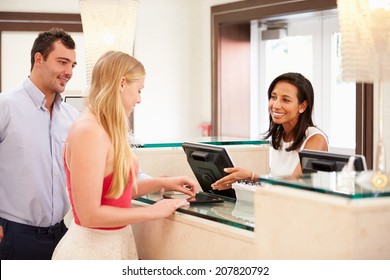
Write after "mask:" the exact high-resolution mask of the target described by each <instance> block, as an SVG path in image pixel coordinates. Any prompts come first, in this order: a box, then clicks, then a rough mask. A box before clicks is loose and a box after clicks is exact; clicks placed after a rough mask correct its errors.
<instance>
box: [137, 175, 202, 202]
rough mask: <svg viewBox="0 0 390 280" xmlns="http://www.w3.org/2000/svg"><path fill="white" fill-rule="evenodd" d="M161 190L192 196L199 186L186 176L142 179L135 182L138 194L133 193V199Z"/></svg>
mask: <svg viewBox="0 0 390 280" xmlns="http://www.w3.org/2000/svg"><path fill="white" fill-rule="evenodd" d="M161 189H164V190H166V191H178V192H182V193H185V194H188V195H190V196H194V195H195V194H196V192H197V190H198V189H199V185H198V183H197V182H196V181H195V180H194V179H192V178H190V177H188V176H181V177H160V178H150V179H143V180H139V181H138V182H137V190H138V192H133V198H137V197H140V196H143V195H145V194H148V193H152V192H155V191H159V190H161Z"/></svg>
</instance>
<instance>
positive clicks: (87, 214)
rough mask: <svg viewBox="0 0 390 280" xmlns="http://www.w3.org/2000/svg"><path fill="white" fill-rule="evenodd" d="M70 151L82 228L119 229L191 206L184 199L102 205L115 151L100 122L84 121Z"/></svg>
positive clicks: (72, 135)
mask: <svg viewBox="0 0 390 280" xmlns="http://www.w3.org/2000/svg"><path fill="white" fill-rule="evenodd" d="M67 149H68V150H67V161H68V164H69V165H68V166H69V169H70V172H71V177H70V180H71V185H72V196H73V202H74V207H75V211H76V213H77V216H78V218H79V219H80V223H81V225H82V226H85V227H117V226H124V225H127V224H132V223H138V222H142V221H145V220H151V219H158V218H163V217H167V216H169V215H171V214H172V213H173V212H174V211H175V210H176V209H177V208H179V207H182V206H187V205H188V204H189V203H188V202H187V201H186V200H184V199H183V200H175V199H169V200H168V199H167V200H163V201H159V202H157V203H155V204H154V205H152V206H149V207H137V208H119V207H114V206H107V205H101V196H102V186H103V180H104V177H105V176H107V175H109V174H110V173H112V168H113V150H112V146H111V142H110V141H109V139H108V137H107V135H106V133H105V132H104V130H103V129H102V128H101V127H100V126H99V125H98V124H97V123H96V122H93V121H82V122H80V123H78V124H77V125H76V126H75V127H74V128H73V130H72V131H71V132H70V134H69V142H68V146H67ZM156 189H157V187H156Z"/></svg>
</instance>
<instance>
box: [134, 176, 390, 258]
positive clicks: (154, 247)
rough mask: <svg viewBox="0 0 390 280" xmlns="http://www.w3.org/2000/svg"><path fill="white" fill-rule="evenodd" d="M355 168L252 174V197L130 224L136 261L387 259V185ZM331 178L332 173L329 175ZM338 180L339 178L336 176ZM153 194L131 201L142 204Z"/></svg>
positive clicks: (389, 245)
mask: <svg viewBox="0 0 390 280" xmlns="http://www.w3.org/2000/svg"><path fill="white" fill-rule="evenodd" d="M356 176H357V175H356V174H353V176H352V178H351V177H349V178H348V180H345V174H341V173H335V172H330V173H321V172H319V173H315V174H310V175H305V177H303V178H300V179H286V178H270V177H267V176H264V177H262V178H260V184H261V186H256V190H255V191H253V192H250V193H251V194H252V195H253V199H254V203H250V202H247V201H240V199H239V200H238V201H236V202H232V201H228V200H227V201H225V202H224V203H223V204H215V205H208V206H206V205H204V206H200V207H199V206H196V207H194V206H191V207H189V208H186V209H179V210H178V211H177V212H176V213H175V214H174V215H172V216H171V217H169V218H166V219H161V220H156V221H150V222H146V223H140V224H137V225H134V226H133V230H134V234H135V237H136V242H137V248H138V250H139V256H140V258H141V259H204V260H207V259H213V260H224V259H301V260H302V259H303V260H306V259H315V260H329V259H350V260H353V259H390V239H389V237H388V236H389V232H390V190H389V189H383V190H376V189H374V188H366V187H362V186H361V185H359V184H358V183H357V181H356ZM335 178H336V179H335ZM340 178H341V179H340ZM159 199H162V197H161V195H160V194H153V195H150V196H146V197H143V198H140V199H139V200H136V201H134V203H133V204H134V205H135V207H145V206H147V205H149V204H153V203H154V202H155V201H157V200H159Z"/></svg>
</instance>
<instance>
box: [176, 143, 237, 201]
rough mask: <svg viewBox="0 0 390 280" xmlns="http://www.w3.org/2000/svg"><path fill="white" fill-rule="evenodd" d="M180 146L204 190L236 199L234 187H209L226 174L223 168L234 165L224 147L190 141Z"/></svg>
mask: <svg viewBox="0 0 390 280" xmlns="http://www.w3.org/2000/svg"><path fill="white" fill-rule="evenodd" d="M182 147H183V150H184V152H185V153H186V156H187V161H188V164H189V165H190V167H191V169H192V171H193V172H194V175H195V177H196V179H197V180H198V182H199V184H200V186H201V187H202V190H203V191H204V192H207V193H212V194H217V195H222V196H225V197H230V198H233V199H236V193H235V190H234V189H227V190H221V191H219V190H213V189H212V188H211V184H213V183H214V182H215V181H217V180H219V179H221V178H223V177H225V176H226V175H228V174H227V173H225V172H224V171H223V169H224V168H226V167H233V166H234V165H233V161H232V160H231V158H230V157H229V154H228V152H227V151H226V149H225V148H224V147H222V146H217V145H210V144H203V143H191V142H184V143H183V144H182Z"/></svg>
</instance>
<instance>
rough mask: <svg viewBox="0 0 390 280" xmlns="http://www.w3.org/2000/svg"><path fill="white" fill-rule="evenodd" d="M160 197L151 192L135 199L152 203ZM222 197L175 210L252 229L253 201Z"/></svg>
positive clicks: (160, 196)
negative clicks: (221, 198) (215, 200)
mask: <svg viewBox="0 0 390 280" xmlns="http://www.w3.org/2000/svg"><path fill="white" fill-rule="evenodd" d="M160 199H163V197H162V195H161V194H159V193H153V194H149V195H146V196H143V197H140V198H138V199H137V200H138V201H141V202H144V203H147V204H153V203H155V202H156V201H158V200H160ZM223 199H224V202H223V203H208V204H195V205H193V206H192V205H191V206H189V207H188V208H179V209H178V210H177V211H178V212H180V213H186V214H189V215H192V216H196V217H201V218H204V219H207V220H211V221H215V222H219V223H221V224H225V225H230V226H233V227H236V228H241V229H246V230H249V231H253V230H254V207H253V203H252V204H251V203H244V202H243V203H241V202H234V200H231V199H229V198H227V197H223Z"/></svg>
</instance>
